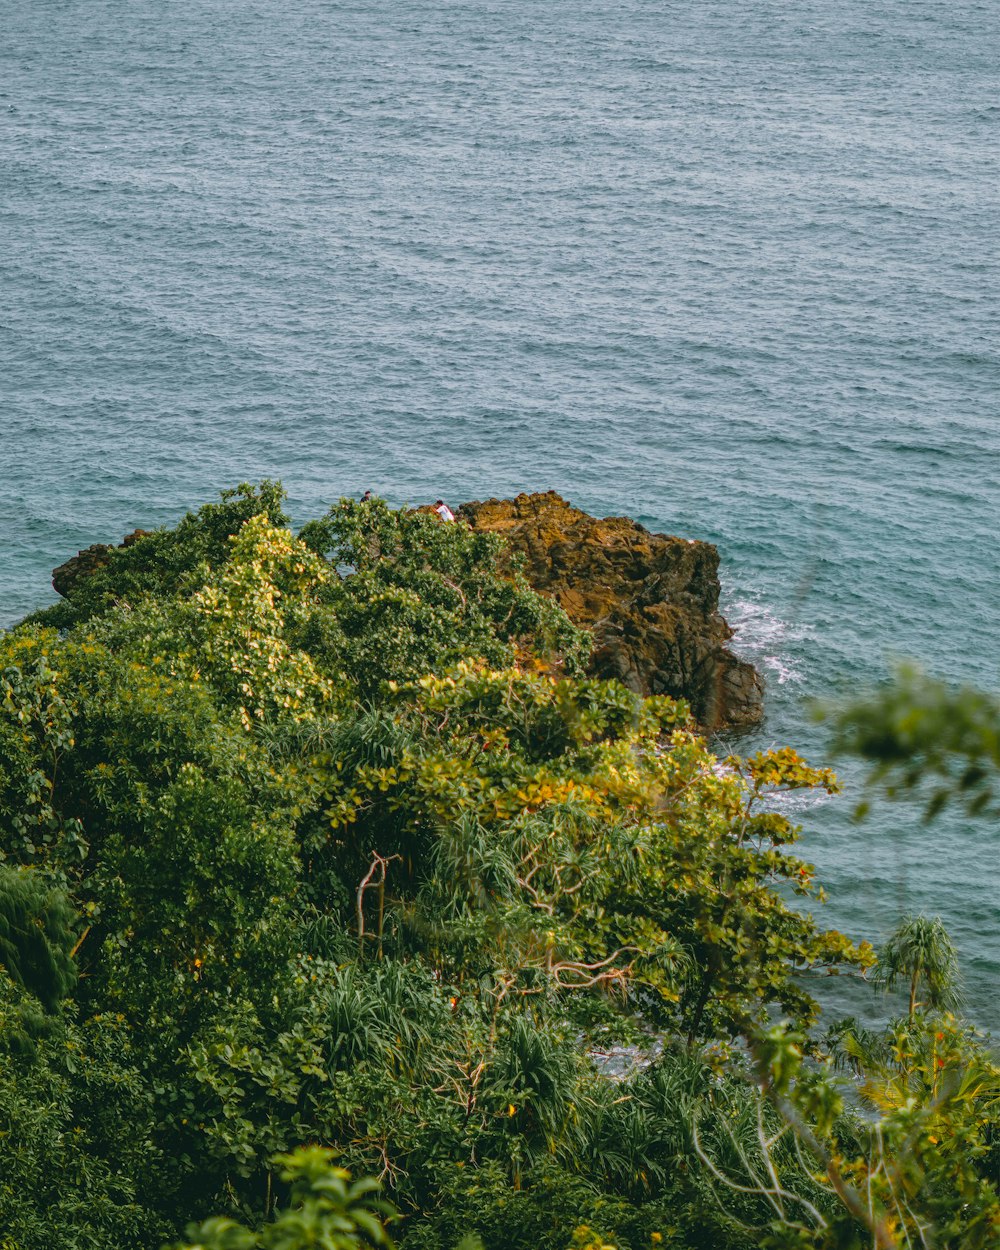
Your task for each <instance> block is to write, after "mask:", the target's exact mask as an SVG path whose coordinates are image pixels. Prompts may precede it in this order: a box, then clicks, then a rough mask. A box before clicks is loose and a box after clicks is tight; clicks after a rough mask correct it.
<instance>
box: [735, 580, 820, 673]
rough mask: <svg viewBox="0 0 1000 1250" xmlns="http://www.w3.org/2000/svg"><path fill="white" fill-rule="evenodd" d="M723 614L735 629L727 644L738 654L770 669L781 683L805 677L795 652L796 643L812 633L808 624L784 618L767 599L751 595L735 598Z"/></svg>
mask: <svg viewBox="0 0 1000 1250" xmlns="http://www.w3.org/2000/svg"><path fill="white" fill-rule="evenodd" d="M723 614H724V616H725V617H726V620H727V621H728V622H729V624H730V626H731V627H732V628H733V630H734V631H735V633H734V635H733V639H732V641H731V643H730V646H731V648H732V649H733V651H735V652H736V654H737V655H738V656H740V657H741V658H742V659H744V660H749V661H750V663H751V664H755V665H756V666H757V667H758V668H763V669H765V670H766V671H767V672H769V673H773V674H774V675H775V676H776V677H777V679H778V684H779V685H781V686H784V685H786V684H787V683H791V684H793V685H798V684H801V683H802V682H803V681H804V671H803V664H804V661H803V656H802V655H801V654H797V653H796V652H797V650H798V644H800V643H802V642H805V641H806V640H808V639H809V638H811V637H812V636H813V632H814V631H813V628H812V626H811V625H810V624H808V623H807V622H804V621H795V620H785V619H783V618H782V617H780V616H778V615H777V614H776V613H775V612H774V611H772V609H771V608H770V607H769V606H768V605H767V604H766V603H760V602H757V601H754V600H751V599H736V600H734V601H733V602H732V603H730V604H727V605H726V606H725V607H724V609H723Z"/></svg>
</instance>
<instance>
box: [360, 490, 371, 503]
mask: <svg viewBox="0 0 1000 1250" xmlns="http://www.w3.org/2000/svg"><path fill="white" fill-rule="evenodd" d="M371 499H372V493H371V491H370V490H366V491H365V493H364V494H363V495H362V496H361V502H362V503H371Z"/></svg>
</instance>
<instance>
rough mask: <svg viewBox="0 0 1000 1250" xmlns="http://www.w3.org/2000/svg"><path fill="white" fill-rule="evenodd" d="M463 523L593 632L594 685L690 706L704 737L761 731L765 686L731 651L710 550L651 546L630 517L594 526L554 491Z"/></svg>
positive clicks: (498, 505) (497, 506)
mask: <svg viewBox="0 0 1000 1250" xmlns="http://www.w3.org/2000/svg"><path fill="white" fill-rule="evenodd" d="M458 515H459V517H460V518H461V519H463V520H465V521H467V522H468V524H469V525H471V526H472V528H473V529H481V530H491V531H493V532H495V533H498V534H502V535H503V537H504V538H506V539H507V541H508V542H509V544H510V546H511V547H512V548H513V549H514V550H515V551H518V552H521V553H523V554H524V556H525V557H526V566H525V573H526V575H527V578H528V581H529V582H530V583H531V585H532V586H533V587H534V588H535V589H536V590H538V591H541V592H542V593H543V594H547V595H551V596H552V597H553V598H554V599H556V600H557V601H558V602H559V603H560V604H561V605H562V607H563V608H564V609H565V610H566V612H567V614H568V615H569V616H570V618H571V619H572V620H573V621H574V622H575V623H576V624H577V625H581V626H583V627H584V628H586V629H588V630H590V632H591V633H592V634H593V635H594V650H593V653H592V655H591V662H590V668H591V672H592V673H593V674H594V675H595V676H599V677H617V678H618V679H619V680H620V681H623V682H624V683H625V685H627V686H628V687H629V688H630V689H632V690H634V691H636V693H637V694H642V695H648V694H667V695H672V696H673V697H675V698H683V699H687V700H688V702H689V703H690V705H691V709H692V711H693V713H694V715H695V717H696V719H697V721H698V723H699V725H701V727H702V728H703V729H704V730H706V731H707V732H716V731H719V730H726V729H729V730H734V729H746V728H749V727H750V726H752V725H756V724H758V723H759V721H760V720H761V717H762V714H763V691H764V688H763V682H762V681H761V678H760V676H759V674H758V673H757V671H756V669H754V668H753V666H752V665H750V664H748V663H746V661H744V660H740V659H738V658H737V657H736V656H735V655H733V654H732V652H730V651H728V650H727V649H726V645H725V644H726V643H727V641H728V640H729V639H730V638H731V637H732V633H733V631H732V630H731V629H730V628H729V626H728V625H727V624H726V622H725V621H724V620H723V618H722V616H721V615H720V614H719V577H718V569H719V553H718V551H717V550H716V548H715V547H713V546H712V545H711V543H704V542H694V541H689V540H687V539H684V538H669V537H667V536H666V535H664V534H652V533H650V531H649V530H647V529H645V528H644V527H643V526H641V525H639V524H637V522H635V521H631V520H629V519H628V518H627V517H607V518H605V519H604V520H600V519H598V518H597V517H592V516H589V515H588V514H587V513H586V512H581V511H580V509H579V508H574V507H573V506H572V505H571V504H568V503H567V502H566V500H565V499H562V498H561V497H560V496H559V495H557V494H556V493H555V492H554V491H549V492H548V493H546V494H537V495H518V497H517V498H516V499H488V500H486V501H485V502H483V503H467V504H463V505H462V507H461V508H459V510H458Z"/></svg>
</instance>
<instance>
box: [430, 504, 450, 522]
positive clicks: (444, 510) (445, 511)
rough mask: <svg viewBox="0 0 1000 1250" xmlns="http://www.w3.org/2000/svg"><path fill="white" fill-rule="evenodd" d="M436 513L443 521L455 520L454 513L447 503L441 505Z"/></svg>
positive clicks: (436, 509)
mask: <svg viewBox="0 0 1000 1250" xmlns="http://www.w3.org/2000/svg"><path fill="white" fill-rule="evenodd" d="M434 511H435V512H436V513H437V514H438V516H439V517H440V518H441V520H442V521H454V519H455V514H454V512H452V510H451V509H450V508H449V507H448V505H447V504H446V503H443V504H441V506H440V507H438V508H435V509H434Z"/></svg>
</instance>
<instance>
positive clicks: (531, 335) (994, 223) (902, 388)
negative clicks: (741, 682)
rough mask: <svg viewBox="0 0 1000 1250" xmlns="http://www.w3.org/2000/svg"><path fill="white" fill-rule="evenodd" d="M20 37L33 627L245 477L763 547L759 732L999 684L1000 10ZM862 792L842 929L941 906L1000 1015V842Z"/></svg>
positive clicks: (874, 932) (994, 1021) (517, 9)
mask: <svg viewBox="0 0 1000 1250" xmlns="http://www.w3.org/2000/svg"><path fill="white" fill-rule="evenodd" d="M0 31H2V36H0V240H2V247H0V290H2V292H3V298H2V301H0V458H2V464H3V484H4V489H3V492H2V496H0V623H9V622H11V621H13V620H15V619H17V618H18V617H20V616H21V615H23V614H24V613H25V612H27V611H29V610H30V609H32V608H34V607H37V606H39V605H40V604H42V603H45V602H48V601H49V600H50V599H51V598H52V597H53V596H52V592H51V591H50V589H49V571H50V570H51V568H52V567H53V566H54V565H55V564H57V563H60V562H61V561H62V560H63V559H64V558H66V557H67V556H68V555H70V554H72V553H73V552H75V551H76V550H77V548H79V547H81V546H86V545H88V544H89V543H92V542H97V541H117V540H118V539H119V538H120V536H121V535H122V534H123V533H125V532H126V531H127V530H130V529H132V528H134V527H135V526H137V525H142V526H146V527H149V526H153V525H156V524H160V523H172V522H173V521H175V520H176V519H177V518H178V516H179V515H180V514H181V513H182V512H183V511H184V510H185V509H186V508H187V507H189V506H193V505H197V504H199V503H201V502H203V501H204V500H206V499H208V498H210V497H212V496H213V494H214V493H215V492H216V491H217V490H218V489H219V488H221V487H223V486H226V485H232V484H235V483H237V482H239V481H240V480H243V479H251V480H257V479H260V478H262V477H268V476H270V477H280V478H281V479H283V481H284V482H285V484H286V486H287V488H288V490H289V493H290V502H291V510H292V512H293V513H294V515H295V516H296V517H297V518H298V519H305V518H306V517H307V516H310V515H315V514H318V513H319V512H320V511H322V510H324V509H325V508H326V506H328V504H329V503H330V502H331V501H332V500H333V499H335V498H336V497H337V496H339V495H340V494H342V493H357V492H360V491H361V490H363V489H364V488H366V487H371V488H373V489H374V490H376V491H377V492H379V493H382V494H384V495H386V496H387V497H388V498H389V499H391V500H392V501H394V502H397V503H400V504H402V503H405V502H413V501H426V500H428V499H433V498H435V497H436V496H437V495H443V496H444V497H445V498H446V499H448V500H450V501H452V502H458V501H461V500H465V499H471V498H482V497H484V496H487V495H506V494H510V493H511V492H516V491H520V490H534V489H545V488H549V487H554V488H556V489H558V490H560V491H562V492H563V493H564V494H566V495H567V496H568V497H570V498H571V499H572V500H573V501H574V502H575V503H577V504H579V505H581V506H582V507H584V508H587V509H588V510H590V511H593V512H597V513H616V514H617V513H624V514H628V515H631V516H634V517H637V518H638V519H639V520H641V521H642V522H644V523H645V524H646V525H648V526H650V527H651V528H654V529H658V530H666V531H669V532H674V533H680V534H684V535H687V536H691V537H698V538H705V539H709V540H711V541H712V542H715V543H717V544H718V546H719V548H720V551H721V553H722V559H723V580H724V596H725V606H726V610H727V614H728V616H729V619H730V620H731V622H732V623H733V624H734V625H736V626H737V627H738V631H739V632H738V637H737V646H738V647H739V649H740V650H741V651H742V652H743V653H744V654H746V655H747V656H748V657H750V658H751V659H753V660H754V661H756V662H757V663H758V664H759V665H760V666H761V667H762V669H763V671H764V672H765V674H766V676H767V679H768V719H767V723H766V725H765V726H764V728H763V729H762V731H761V732H760V733H758V734H756V735H754V737H753V738H751V739H750V740H749V741H746V742H744V743H743V744H741V745H742V746H743V747H744V748H750V749H752V748H756V747H757V746H759V745H768V744H783V743H791V744H793V745H796V746H799V747H800V748H804V749H805V750H806V751H807V753H809V754H810V755H811V756H812V757H813V758H814V759H815V760H817V761H820V760H822V759H823V758H824V754H825V752H826V738H825V734H824V731H823V729H822V728H821V727H818V726H816V725H815V724H813V723H812V721H811V720H810V719H809V716H808V714H807V711H806V702H807V700H808V699H810V698H813V697H817V696H819V697H830V696H838V695H841V694H843V693H844V692H845V691H846V690H849V689H852V688H854V687H855V686H856V685H857V684H859V683H860V684H865V683H869V682H875V681H877V680H878V679H879V678H880V677H881V676H882V675H884V673H885V671H886V666H887V662H888V661H889V660H890V659H891V657H893V656H900V655H902V656H912V657H915V658H917V659H918V660H920V661H921V662H923V663H924V664H925V665H926V666H928V667H929V668H931V669H933V670H935V671H936V672H937V673H939V674H941V675H943V676H945V677H947V678H949V679H954V680H963V681H971V682H975V683H979V684H981V685H984V686H987V687H991V688H994V689H995V688H996V687H997V685H998V670H1000V593H998V584H1000V556H998V548H997V519H998V516H1000V484H998V468H1000V413H998V394H1000V385H998V384H1000V351H998V342H1000V335H998V330H1000V326H998V314H997V295H998V291H1000V225H998V219H997V211H996V197H997V190H998V187H1000V95H998V90H997V77H996V67H997V64H998V63H1000V6H998V5H997V4H996V3H995V0H988V2H985V3H977V2H974V0H952V2H951V3H949V4H941V3H930V2H928V0H864V3H862V2H861V0H843V2H842V3H839V4H836V5H831V4H829V3H827V2H826V0H823V2H821V0H795V2H792V0H759V2H758V3H754V4H752V5H734V4H732V3H730V2H728V0H726V2H723V0H663V2H662V3H650V2H649V0H613V2H612V3H601V4H597V3H594V2H593V0H574V3H568V2H567V0H481V2H478V3H477V2H474V0H450V2H449V0H393V3H392V4H385V3H375V2H374V0H352V2H344V3H339V2H337V0H287V2H286V3H283V4H280V5H279V4H270V3H264V2H263V0H176V2H174V3H171V4H169V5H166V4H162V3H153V0H129V2H128V3H126V2H125V0H32V2H31V3H30V4H13V3H9V4H7V5H5V6H4V7H3V14H2V18H0ZM846 775H847V778H848V782H849V787H856V782H857V774H856V770H854V769H852V768H850V767H848V768H847V770H846ZM850 806H851V798H850V797H848V798H846V799H839V800H833V801H828V802H822V803H820V802H815V801H810V802H808V803H806V804H804V805H803V807H802V810H801V816H802V819H803V822H804V824H805V826H806V830H807V832H806V836H805V847H806V852H807V854H808V855H809V856H810V857H811V858H813V859H814V860H815V861H816V862H817V864H818V865H819V866H820V869H821V875H822V877H823V879H824V880H825V881H826V883H827V885H828V889H829V894H830V902H829V904H828V906H827V908H826V909H825V912H826V918H827V919H828V921H829V922H830V923H833V924H837V925H839V926H841V927H843V928H845V929H847V930H848V931H850V932H854V933H857V934H866V935H869V936H873V937H876V938H877V937H878V936H879V935H880V934H884V933H885V932H886V931H887V929H888V928H890V927H891V925H892V924H893V922H894V921H895V919H896V918H897V917H898V915H899V914H900V912H901V911H904V910H923V911H927V912H930V913H932V914H934V913H937V914H940V915H941V916H942V917H943V918H944V919H945V921H946V923H947V924H948V926H949V928H950V929H951V931H952V933H953V935H954V937H955V938H956V940H957V941H958V943H959V945H960V947H961V951H962V956H963V963H964V967H965V971H966V976H967V980H968V1001H969V1008H970V1011H971V1013H972V1014H973V1015H974V1016H975V1018H977V1019H978V1020H979V1021H980V1022H981V1023H983V1024H985V1025H988V1026H991V1027H992V1028H994V1029H997V1028H1000V1004H998V1001H997V996H996V987H997V978H998V973H1000V909H998V885H1000V849H998V842H997V831H996V830H995V829H993V828H989V827H985V826H983V825H976V824H974V823H970V822H967V821H965V820H963V819H961V818H958V817H956V816H954V815H951V816H947V817H946V818H943V819H941V820H940V821H939V822H938V823H937V824H936V825H934V826H932V827H931V828H930V829H924V828H920V827H918V826H917V825H916V822H915V820H914V817H913V814H912V813H910V812H908V811H906V810H905V809H900V808H880V809H877V810H876V812H875V814H874V815H873V816H872V817H871V818H870V819H869V821H868V822H867V823H866V824H865V825H863V826H861V827H860V828H859V827H855V826H853V825H851V823H850V821H849V819H848V812H849V808H850ZM863 988H864V987H857V986H851V985H848V984H846V983H837V984H836V985H835V986H833V987H832V992H831V995H830V997H831V999H832V1002H833V1004H834V1006H836V1007H838V1008H841V1007H842V1008H845V1009H848V1008H857V1007H863V1006H864V1004H865V1003H866V1001H867V999H866V996H865V994H862V993H861V990H862V989H863Z"/></svg>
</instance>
